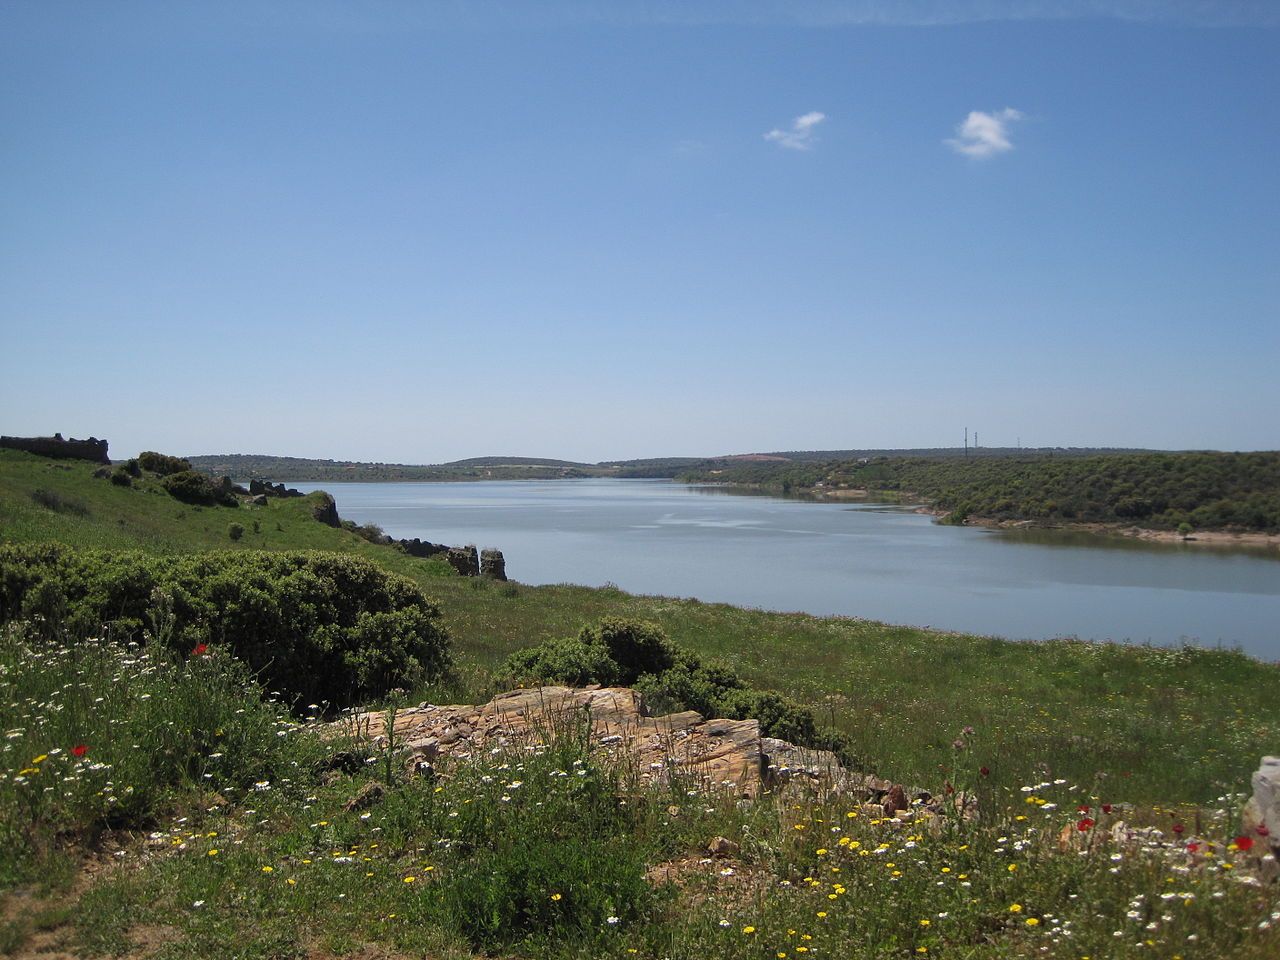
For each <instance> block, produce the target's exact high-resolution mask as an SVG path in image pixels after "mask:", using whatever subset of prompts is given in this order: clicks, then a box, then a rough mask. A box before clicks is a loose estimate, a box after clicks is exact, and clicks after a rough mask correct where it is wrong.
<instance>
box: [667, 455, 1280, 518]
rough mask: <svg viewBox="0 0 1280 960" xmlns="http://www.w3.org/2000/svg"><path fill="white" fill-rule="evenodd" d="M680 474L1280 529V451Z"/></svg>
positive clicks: (998, 506) (731, 466) (782, 466)
mask: <svg viewBox="0 0 1280 960" xmlns="http://www.w3.org/2000/svg"><path fill="white" fill-rule="evenodd" d="M681 479H687V480H692V481H718V482H725V483H739V484H751V485H759V486H765V487H769V488H775V489H780V490H784V491H789V492H790V491H796V492H799V491H805V490H808V491H831V490H840V489H850V490H866V491H868V492H869V493H880V494H892V495H896V496H906V495H910V496H913V497H918V498H920V499H922V500H925V501H927V502H928V503H929V504H930V505H932V506H933V507H935V508H937V509H939V510H943V511H948V512H949V514H950V516H949V519H950V520H951V521H952V522H958V521H961V520H964V519H966V518H970V517H982V518H989V519H995V520H1042V521H1068V522H1076V523H1124V524H1133V525H1138V526H1142V527H1150V528H1153V529H1168V530H1173V529H1177V528H1178V527H1179V526H1180V525H1181V524H1184V523H1186V524H1190V525H1191V526H1192V527H1194V528H1196V529H1204V530H1247V531H1261V532H1275V531H1277V530H1280V453H1276V452H1261V453H1209V452H1204V453H1139V454H1108V455H1105V456H1084V457H1058V456H1054V457H1046V456H1037V457H1016V456H1015V457H996V456H971V457H968V458H963V457H962V458H959V459H957V458H954V457H953V458H946V459H940V458H893V457H883V458H867V459H865V460H857V461H835V462H826V463H790V462H776V461H761V462H740V463H723V464H718V465H716V466H715V467H714V468H710V469H699V470H692V471H686V472H685V473H684V474H682V476H681Z"/></svg>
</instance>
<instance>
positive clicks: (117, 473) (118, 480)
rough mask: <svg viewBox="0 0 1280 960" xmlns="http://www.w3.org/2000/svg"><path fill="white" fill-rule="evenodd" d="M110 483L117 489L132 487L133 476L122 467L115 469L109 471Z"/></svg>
mask: <svg viewBox="0 0 1280 960" xmlns="http://www.w3.org/2000/svg"><path fill="white" fill-rule="evenodd" d="M111 482H112V483H114V484H115V485H116V486H117V487H131V486H133V474H131V473H130V472H129V471H128V470H127V469H125V468H124V467H116V468H115V469H114V470H112V471H111Z"/></svg>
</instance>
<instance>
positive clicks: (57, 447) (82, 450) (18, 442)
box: [0, 433, 111, 463]
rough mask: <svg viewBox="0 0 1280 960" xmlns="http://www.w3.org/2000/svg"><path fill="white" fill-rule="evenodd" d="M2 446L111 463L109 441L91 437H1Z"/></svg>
mask: <svg viewBox="0 0 1280 960" xmlns="http://www.w3.org/2000/svg"><path fill="white" fill-rule="evenodd" d="M0 447H7V448H8V449H10V450H25V451H26V452H27V453H35V454H38V455H40V456H42V457H52V458H54V459H55V460H92V461H93V462H94V463H110V462H111V458H110V457H108V456H107V441H105V440H99V439H98V438H97V437H90V438H89V439H88V440H64V439H63V438H62V434H60V433H55V434H54V435H53V436H52V437H0Z"/></svg>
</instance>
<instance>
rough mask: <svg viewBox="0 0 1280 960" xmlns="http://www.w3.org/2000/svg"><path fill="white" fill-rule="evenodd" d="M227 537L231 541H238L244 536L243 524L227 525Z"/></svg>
mask: <svg viewBox="0 0 1280 960" xmlns="http://www.w3.org/2000/svg"><path fill="white" fill-rule="evenodd" d="M227 536H228V537H230V538H231V539H232V540H239V539H240V538H241V537H243V536H244V524H242V523H229V524H227Z"/></svg>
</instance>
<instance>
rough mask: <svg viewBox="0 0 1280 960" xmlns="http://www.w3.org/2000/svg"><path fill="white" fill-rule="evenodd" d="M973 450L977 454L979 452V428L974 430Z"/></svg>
mask: <svg viewBox="0 0 1280 960" xmlns="http://www.w3.org/2000/svg"><path fill="white" fill-rule="evenodd" d="M973 452H974V453H975V454H977V452H978V431H977V430H975V431H973Z"/></svg>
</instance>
